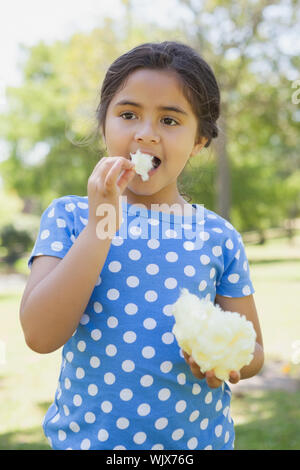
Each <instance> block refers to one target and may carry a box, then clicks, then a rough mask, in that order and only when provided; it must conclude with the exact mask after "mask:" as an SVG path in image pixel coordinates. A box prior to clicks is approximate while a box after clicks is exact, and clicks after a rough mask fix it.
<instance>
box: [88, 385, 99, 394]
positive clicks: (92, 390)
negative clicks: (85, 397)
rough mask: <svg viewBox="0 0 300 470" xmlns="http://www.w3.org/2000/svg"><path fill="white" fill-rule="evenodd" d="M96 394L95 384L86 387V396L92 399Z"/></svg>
mask: <svg viewBox="0 0 300 470" xmlns="http://www.w3.org/2000/svg"><path fill="white" fill-rule="evenodd" d="M97 393H98V387H97V385H95V384H90V385H89V386H88V394H89V395H91V396H92V397H94V396H95V395H97Z"/></svg>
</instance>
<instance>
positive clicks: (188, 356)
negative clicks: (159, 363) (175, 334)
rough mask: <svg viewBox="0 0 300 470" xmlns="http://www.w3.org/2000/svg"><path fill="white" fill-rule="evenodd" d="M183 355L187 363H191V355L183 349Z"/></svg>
mask: <svg viewBox="0 0 300 470" xmlns="http://www.w3.org/2000/svg"><path fill="white" fill-rule="evenodd" d="M182 354H183V357H184V359H185V360H186V362H189V358H190V355H189V354H188V353H187V352H185V351H184V350H183V349H182Z"/></svg>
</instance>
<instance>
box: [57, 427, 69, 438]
mask: <svg viewBox="0 0 300 470" xmlns="http://www.w3.org/2000/svg"><path fill="white" fill-rule="evenodd" d="M58 439H59V440H60V441H64V440H65V439H67V434H66V433H65V431H62V430H61V429H60V430H59V431H58Z"/></svg>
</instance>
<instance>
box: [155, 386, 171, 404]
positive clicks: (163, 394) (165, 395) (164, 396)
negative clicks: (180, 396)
mask: <svg viewBox="0 0 300 470" xmlns="http://www.w3.org/2000/svg"><path fill="white" fill-rule="evenodd" d="M170 396H171V392H170V390H169V389H168V388H162V389H160V391H159V392H158V398H159V400H161V401H166V400H168V399H169V398H170Z"/></svg>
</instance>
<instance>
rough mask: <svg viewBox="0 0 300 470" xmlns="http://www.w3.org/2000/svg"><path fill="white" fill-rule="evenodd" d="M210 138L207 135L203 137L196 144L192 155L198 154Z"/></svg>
mask: <svg viewBox="0 0 300 470" xmlns="http://www.w3.org/2000/svg"><path fill="white" fill-rule="evenodd" d="M207 141H208V139H207V138H206V137H202V139H200V141H199V142H198V143H197V144H195V145H194V147H193V150H192V151H191V154H190V157H194V156H195V155H198V153H199V152H200V150H201V149H202V148H203V147H204V145H205V144H206V142H207Z"/></svg>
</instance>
